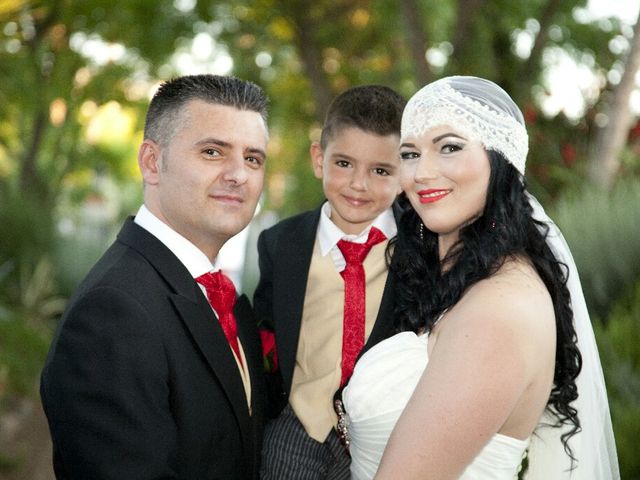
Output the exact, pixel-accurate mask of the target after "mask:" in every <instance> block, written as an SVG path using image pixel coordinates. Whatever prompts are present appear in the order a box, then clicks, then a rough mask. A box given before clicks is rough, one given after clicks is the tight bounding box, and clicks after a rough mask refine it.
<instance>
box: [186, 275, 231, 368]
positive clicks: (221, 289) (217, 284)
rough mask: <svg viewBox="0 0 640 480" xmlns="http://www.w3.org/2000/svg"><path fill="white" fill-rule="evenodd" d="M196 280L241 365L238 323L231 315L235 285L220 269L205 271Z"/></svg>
mask: <svg viewBox="0 0 640 480" xmlns="http://www.w3.org/2000/svg"><path fill="white" fill-rule="evenodd" d="M196 281H197V282H198V283H199V284H200V285H202V286H203V287H204V288H205V290H206V292H207V298H208V299H209V303H210V304H211V306H212V307H213V309H214V310H215V311H216V314H217V315H218V320H219V321H220V326H221V327H222V330H223V331H224V334H225V336H226V337H227V341H228V342H229V345H230V346H231V349H232V350H233V352H234V353H235V354H236V357H237V358H238V361H239V362H240V365H242V357H241V356H240V346H239V345H238V325H237V324H236V317H235V316H234V315H233V307H234V305H235V304H236V287H235V286H234V285H233V282H232V281H231V280H230V279H229V277H227V276H226V275H225V274H224V273H222V272H220V271H218V272H207V273H205V274H203V275H200V276H199V277H198V278H196Z"/></svg>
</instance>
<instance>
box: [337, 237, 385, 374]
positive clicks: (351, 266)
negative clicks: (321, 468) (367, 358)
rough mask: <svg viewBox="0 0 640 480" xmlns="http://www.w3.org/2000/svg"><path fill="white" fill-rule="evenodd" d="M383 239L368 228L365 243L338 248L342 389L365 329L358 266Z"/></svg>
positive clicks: (361, 275)
mask: <svg viewBox="0 0 640 480" xmlns="http://www.w3.org/2000/svg"><path fill="white" fill-rule="evenodd" d="M386 238H387V237H385V236H384V233H382V232H381V231H380V230H378V229H377V228H375V227H371V230H370V231H369V238H367V241H366V242H365V243H355V242H348V241H346V240H340V241H339V242H338V248H339V249H340V251H341V252H342V255H343V256H344V259H345V261H346V262H347V266H346V267H345V269H344V270H343V271H342V272H340V275H342V278H343V279H344V321H343V326H342V377H341V379H340V385H341V386H342V385H344V384H345V383H346V381H347V380H349V377H351V373H352V372H353V367H354V365H355V363H356V357H357V356H358V354H359V353H360V350H362V347H363V346H364V325H365V305H366V303H365V277H364V268H363V266H362V262H363V261H364V259H365V257H366V256H367V254H368V253H369V250H371V247H373V246H374V245H376V244H378V243H380V242H383V241H384V240H386Z"/></svg>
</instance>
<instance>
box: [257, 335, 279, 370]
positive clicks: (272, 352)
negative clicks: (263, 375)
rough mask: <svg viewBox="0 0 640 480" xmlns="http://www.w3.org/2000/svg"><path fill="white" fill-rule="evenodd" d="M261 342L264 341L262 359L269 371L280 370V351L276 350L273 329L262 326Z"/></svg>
mask: <svg viewBox="0 0 640 480" xmlns="http://www.w3.org/2000/svg"><path fill="white" fill-rule="evenodd" d="M259 332H260V342H261V343H262V359H263V361H264V368H265V370H266V371H267V372H269V373H273V372H275V371H276V370H278V352H277V351H276V336H275V335H274V333H273V332H272V331H271V330H268V329H266V328H260V329H259Z"/></svg>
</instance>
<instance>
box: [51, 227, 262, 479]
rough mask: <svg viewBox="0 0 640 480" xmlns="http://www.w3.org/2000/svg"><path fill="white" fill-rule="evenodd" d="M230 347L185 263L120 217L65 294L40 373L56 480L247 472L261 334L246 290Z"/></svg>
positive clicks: (253, 458)
mask: <svg viewBox="0 0 640 480" xmlns="http://www.w3.org/2000/svg"><path fill="white" fill-rule="evenodd" d="M235 315H236V319H237V322H238V334H239V337H240V341H241V342H242V345H243V348H244V350H245V354H246V358H247V364H248V367H249V371H250V376H251V386H252V401H251V405H252V413H251V414H250V413H249V408H248V406H247V400H246V396H245V392H244V387H243V385H242V380H241V378H240V374H239V372H238V368H237V365H236V362H235V360H234V357H233V354H232V353H231V350H230V348H229V346H228V343H227V341H226V338H225V336H224V333H223V331H222V328H221V327H220V324H219V322H218V321H217V319H216V318H215V315H214V313H213V311H212V310H211V307H210V306H209V304H208V303H207V300H206V298H205V296H204V295H203V293H202V291H201V290H200V288H199V287H198V285H197V283H196V282H195V281H194V279H193V277H192V276H191V275H190V274H189V272H188V270H187V269H186V267H185V266H184V265H183V264H182V263H181V262H180V261H179V260H178V259H177V257H176V256H175V255H174V254H173V253H171V251H170V250H169V249H167V248H166V247H165V246H164V245H163V244H162V243H161V242H160V241H159V240H158V239H157V238H156V237H154V236H153V235H151V234H150V233H149V232H147V231H146V230H144V229H143V228H141V227H140V226H138V225H137V224H135V223H134V222H133V219H131V218H130V219H128V220H127V222H126V223H125V225H124V227H123V228H122V230H121V231H120V234H119V235H118V238H117V240H116V241H115V242H114V244H113V245H112V246H111V247H110V248H109V250H107V252H106V253H105V254H104V255H103V257H102V258H101V259H100V260H99V262H98V263H97V264H96V265H95V266H94V268H93V269H92V270H91V272H90V273H89V274H88V276H87V277H86V279H85V280H84V281H83V283H82V284H81V286H80V287H79V289H78V291H77V292H76V294H75V295H74V297H73V298H72V299H71V301H70V304H69V306H68V308H67V311H66V312H65V314H64V316H63V317H62V320H61V322H60V325H59V327H58V331H57V333H56V336H55V338H54V340H53V343H52V346H51V349H50V352H49V356H48V359H47V362H46V365H45V368H44V370H43V373H42V379H41V396H42V403H43V406H44V410H45V412H46V414H47V418H48V421H49V426H50V430H51V436H52V440H53V454H54V460H53V461H54V470H55V473H56V476H57V478H58V479H83V480H84V479H114V480H115V479H117V480H123V479H136V480H142V479H193V480H196V479H197V480H206V479H251V478H257V477H258V463H259V454H260V448H261V438H262V425H263V417H264V395H265V388H264V378H263V376H262V359H261V349H260V340H259V336H258V333H257V330H256V328H255V319H254V317H253V312H252V309H251V307H250V305H249V302H248V300H247V298H246V297H245V296H242V297H240V298H239V299H238V300H237V302H236V307H235Z"/></svg>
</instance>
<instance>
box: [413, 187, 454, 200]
mask: <svg viewBox="0 0 640 480" xmlns="http://www.w3.org/2000/svg"><path fill="white" fill-rule="evenodd" d="M449 193H451V190H442V189H438V188H430V189H428V190H420V191H419V192H418V196H419V197H420V203H433V202H437V201H438V200H440V199H442V198H444V197H446V196H447V195H449Z"/></svg>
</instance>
